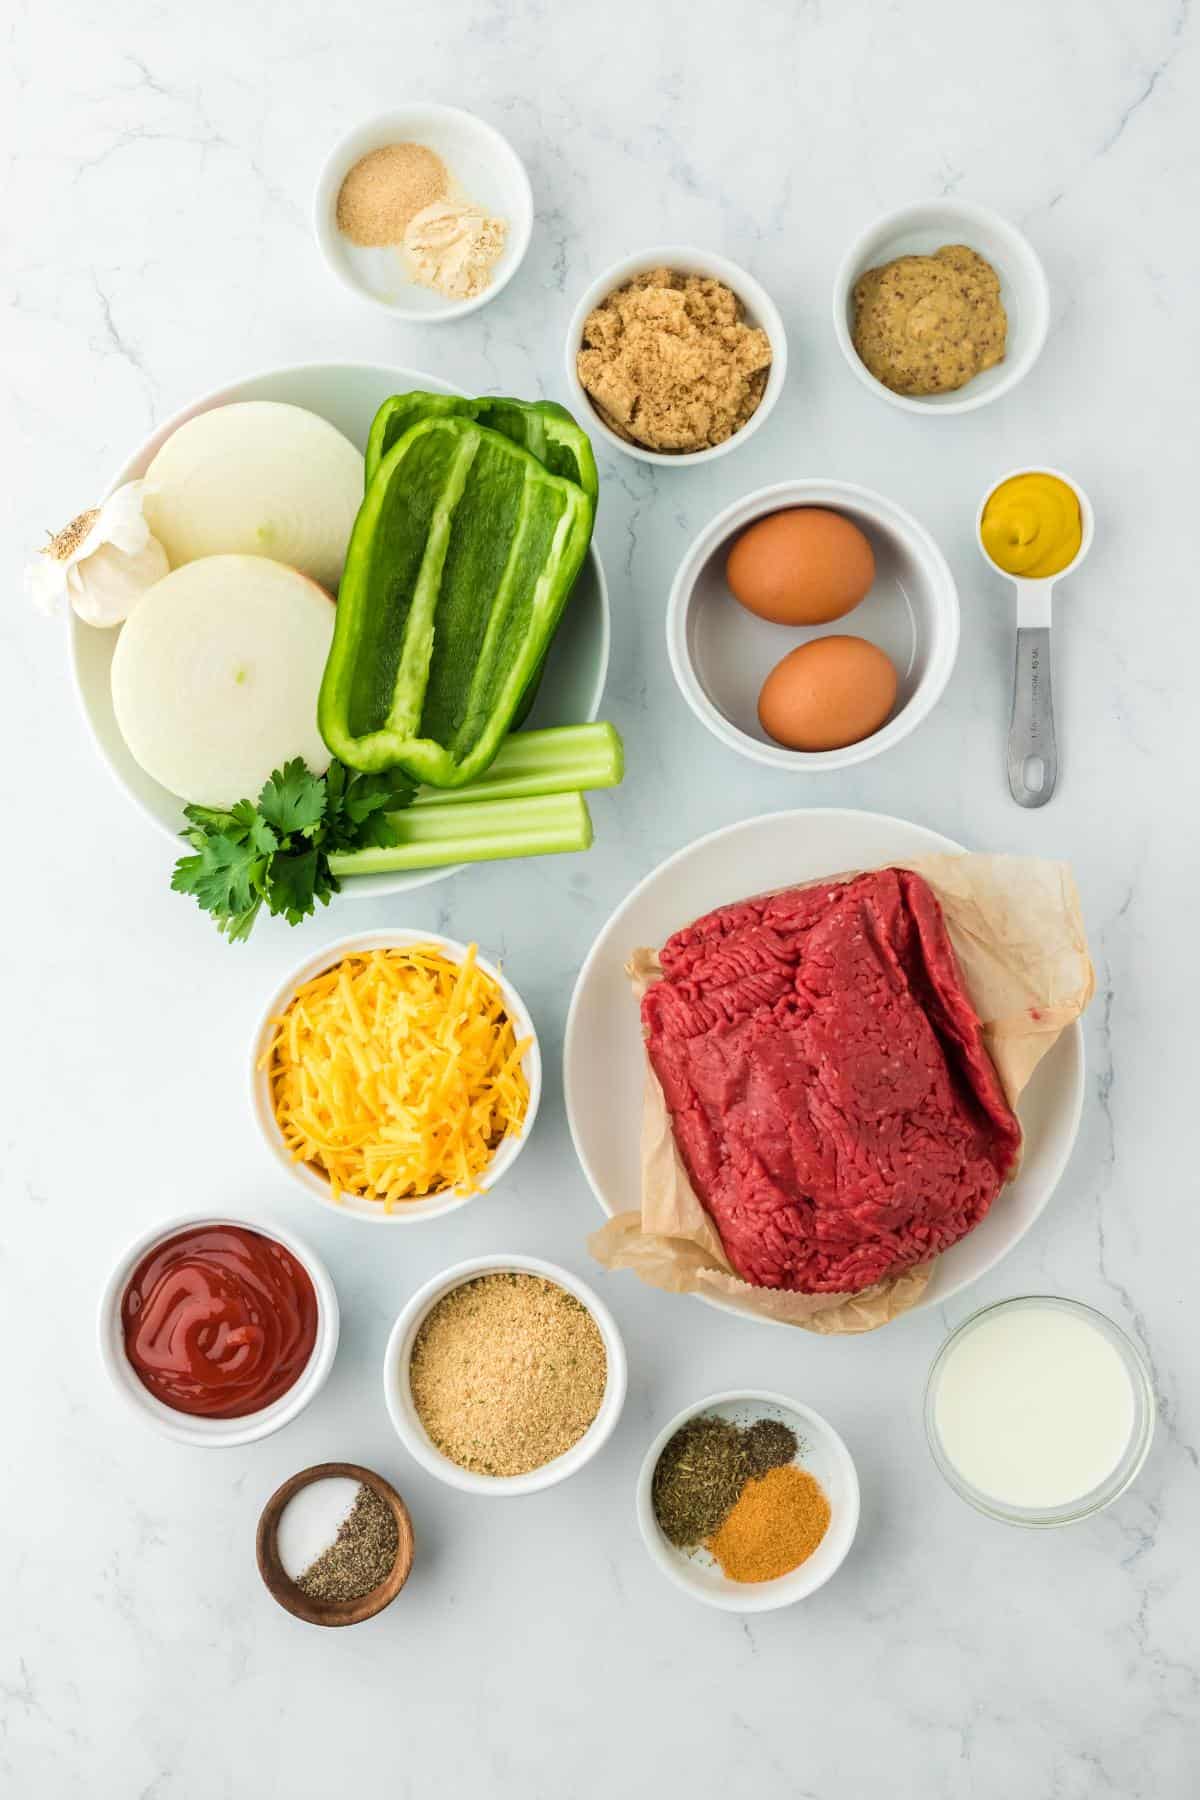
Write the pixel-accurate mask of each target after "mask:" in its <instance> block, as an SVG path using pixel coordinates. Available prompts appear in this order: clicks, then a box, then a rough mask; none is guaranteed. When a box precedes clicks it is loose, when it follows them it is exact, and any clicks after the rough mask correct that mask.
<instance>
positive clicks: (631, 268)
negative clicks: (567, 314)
mask: <svg viewBox="0 0 1200 1800" xmlns="http://www.w3.org/2000/svg"><path fill="white" fill-rule="evenodd" d="M647 269H674V270H675V271H676V272H677V273H679V274H681V275H710V276H712V277H713V278H714V279H715V280H717V281H723V282H724V283H725V286H726V287H727V288H730V289H732V291H733V292H734V293H735V294H736V295H737V297H738V299H739V300H740V301H741V303H742V307H743V311H744V315H745V321H746V324H747V325H756V326H758V327H760V328H761V329H762V330H763V331H765V332H766V334H767V336H768V337H769V338H770V340H771V369H770V373H769V374H768V376H767V385H766V387H765V388H764V389H763V396H762V399H761V400H760V401H759V403H758V405H757V406H756V408H755V409H754V412H753V413H752V414H751V416H750V417H749V419H747V421H746V423H745V424H744V425H743V426H742V428H741V430H740V431H735V432H734V434H733V436H732V437H728V438H726V439H725V442H724V443H723V444H714V445H712V446H711V448H710V449H708V450H688V451H684V452H682V453H674V454H672V453H669V452H667V451H663V450H647V449H645V448H644V447H643V446H642V445H641V444H631V443H630V442H629V440H628V439H627V438H623V437H620V436H619V435H618V434H617V432H615V431H613V430H612V429H611V428H610V427H609V426H608V425H606V424H605V423H604V420H603V419H602V418H601V417H600V414H599V413H598V412H597V411H596V408H595V407H594V406H593V404H592V401H591V398H590V396H589V395H588V392H587V390H586V388H585V387H584V385H583V383H582V382H581V381H580V379H579V371H578V369H577V367H576V363H575V359H576V357H577V356H578V354H579V348H580V344H581V343H582V341H583V327H584V324H585V322H586V320H587V317H588V314H589V313H590V312H592V311H593V309H594V308H595V307H597V306H599V304H600V302H601V301H602V300H607V298H608V296H609V295H610V294H611V293H614V292H615V291H616V289H617V288H619V287H624V286H625V283H626V282H627V281H632V280H633V277H634V276H635V275H641V274H644V273H645V271H646V270H647ZM566 372H567V387H568V389H569V390H570V394H571V404H572V407H573V408H574V410H575V414H576V416H577V418H578V419H579V423H580V424H581V425H582V426H583V428H584V430H585V431H592V430H594V431H596V432H598V433H599V435H600V436H601V437H602V438H604V439H605V441H606V442H607V443H609V444H611V445H612V447H613V449H614V450H620V451H623V452H624V454H625V455H626V456H633V457H636V459H637V461H638V462H647V463H661V464H662V465H663V467H664V468H672V467H673V468H677V469H678V468H689V469H692V468H695V467H696V466H697V465H698V464H699V463H707V462H712V461H714V460H715V458H716V457H718V456H728V454H729V452H730V451H731V450H737V449H740V448H741V446H742V445H743V444H745V443H747V442H748V441H749V439H750V438H752V437H753V436H754V433H755V432H756V431H757V430H758V429H759V427H760V426H761V425H764V424H765V423H766V420H767V416H768V414H769V413H770V412H771V410H772V409H773V407H774V405H775V402H776V401H777V400H778V398H779V396H780V394H781V393H782V392H783V384H784V381H785V380H786V378H787V333H786V332H785V331H784V329H783V320H782V318H781V317H780V313H779V308H778V307H777V306H776V304H775V302H774V301H773V300H772V299H771V296H770V295H769V294H768V293H767V290H766V289H765V288H764V287H763V286H762V284H761V283H760V282H758V281H756V280H755V279H754V277H753V275H751V274H750V273H749V272H748V271H747V270H746V269H741V268H739V267H738V265H737V263H733V262H730V261H729V259H728V258H727V257H724V256H714V255H713V254H712V252H711V251H709V250H696V249H694V248H693V247H692V246H691V245H688V244H683V245H680V244H667V245H663V246H660V247H659V248H658V249H653V250H639V251H637V252H636V253H635V254H634V255H633V256H626V257H623V258H622V259H621V261H620V262H618V263H614V264H613V265H612V267H611V268H609V269H605V271H604V273H603V274H602V275H597V277H596V279H595V280H594V281H593V282H592V283H591V284H590V285H589V286H588V287H586V288H585V289H584V291H583V295H582V297H581V299H580V301H579V304H578V306H577V307H576V308H575V311H574V313H573V314H572V317H571V323H570V325H569V326H568V327H567V371H566Z"/></svg>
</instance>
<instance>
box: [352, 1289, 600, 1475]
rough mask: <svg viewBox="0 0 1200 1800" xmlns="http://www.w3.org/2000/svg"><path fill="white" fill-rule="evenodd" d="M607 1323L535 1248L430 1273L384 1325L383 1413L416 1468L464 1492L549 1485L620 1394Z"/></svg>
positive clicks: (583, 1449) (587, 1296)
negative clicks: (534, 1253)
mask: <svg viewBox="0 0 1200 1800" xmlns="http://www.w3.org/2000/svg"><path fill="white" fill-rule="evenodd" d="M625 1383H626V1364H625V1348H624V1345H623V1344H622V1342H621V1336H620V1333H619V1332H618V1330H617V1326H616V1321H615V1320H614V1319H613V1317H612V1314H611V1313H610V1312H609V1310H608V1308H607V1307H606V1306H605V1305H604V1303H603V1301H601V1300H600V1299H599V1297H598V1296H597V1295H596V1294H594V1293H593V1292H592V1290H591V1288H589V1287H588V1286H587V1285H586V1284H585V1283H584V1282H582V1281H580V1280H578V1278H577V1277H576V1276H574V1275H571V1274H569V1273H568V1271H567V1270H566V1269H561V1268H559V1267H558V1266H557V1264H555V1263H548V1262H543V1261H541V1260H540V1258H538V1257H535V1256H500V1257H497V1256H482V1257H476V1258H474V1259H473V1260H472V1261H470V1262H463V1263H458V1264H456V1265H455V1267H453V1268H451V1269H447V1270H445V1271H444V1273H443V1274H441V1275H435V1276H434V1278H433V1280H432V1281H428V1282H426V1284H425V1286H424V1287H423V1288H420V1289H419V1290H418V1291H417V1293H415V1294H414V1295H413V1297H412V1299H411V1300H410V1301H409V1302H408V1305H407V1306H406V1307H405V1308H404V1310H403V1312H402V1313H401V1314H400V1317H399V1318H398V1319H397V1320H396V1323H395V1325H394V1326H393V1328H392V1334H391V1337H390V1338H389V1339H388V1346H387V1351H386V1354H385V1356H384V1360H383V1393H384V1400H385V1402H386V1404H387V1409H388V1414H389V1416H390V1418H391V1421H392V1424H393V1425H394V1426H395V1428H396V1432H397V1435H398V1436H399V1438H400V1441H401V1442H402V1443H403V1445H404V1446H405V1448H406V1449H407V1450H408V1451H409V1452H410V1453H411V1454H412V1455H413V1456H414V1457H415V1458H416V1460H417V1461H418V1462H419V1463H420V1464H421V1465H422V1467H424V1468H426V1469H428V1470H429V1472H430V1474H431V1475H436V1476H437V1477H438V1479H439V1480H440V1481H444V1482H447V1483H448V1484H449V1485H450V1486H451V1487H457V1488H463V1489H465V1490H466V1491H467V1492H468V1493H473V1494H492V1495H500V1496H508V1497H511V1496H514V1495H517V1494H532V1493H536V1492H538V1491H539V1490H541V1489H542V1488H548V1487H553V1486H555V1484H556V1483H558V1482H560V1481H565V1480H566V1479H567V1477H568V1476H570V1475H574V1474H576V1473H577V1472H578V1471H579V1470H580V1469H581V1468H582V1467H583V1466H584V1464H585V1463H587V1462H590V1461H591V1459H592V1457H593V1456H595V1454H596V1452H597V1451H598V1450H600V1449H601V1448H602V1447H603V1445H604V1444H605V1443H607V1441H608V1439H609V1437H610V1436H611V1435H612V1432H613V1429H614V1427H615V1426H616V1423H617V1420H618V1419H619V1417H620V1415H621V1408H622V1406H623V1405H624V1401H625Z"/></svg>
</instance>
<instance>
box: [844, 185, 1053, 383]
mask: <svg viewBox="0 0 1200 1800" xmlns="http://www.w3.org/2000/svg"><path fill="white" fill-rule="evenodd" d="M946 244H965V245H966V246H967V248H968V249H970V250H974V251H975V252H976V254H977V255H979V256H982V257H983V259H984V260H985V262H988V263H990V264H991V266H992V268H993V269H994V270H995V271H996V274H997V275H998V276H999V278H1000V299H1001V301H1002V303H1003V306H1004V311H1005V313H1006V315H1007V318H1008V335H1007V342H1006V348H1005V354H1004V360H1003V361H1002V362H999V363H997V364H995V366H994V367H993V368H990V369H984V370H982V371H981V373H980V374H978V375H975V376H973V377H972V378H971V380H970V381H968V382H967V383H966V384H965V386H963V387H961V388H956V389H954V390H953V391H951V392H947V393H944V394H897V393H894V392H893V391H892V389H891V388H889V387H887V386H885V385H884V383H883V382H882V381H878V380H877V379H876V378H875V376H874V375H872V373H871V371H870V370H869V369H868V368H867V366H866V364H865V363H864V362H863V360H862V358H861V357H860V356H859V354H858V351H857V350H856V349H855V348H854V337H853V331H854V288H855V284H856V282H857V281H858V280H859V278H860V277H861V276H863V275H865V274H866V272H867V270H868V269H878V268H880V267H881V266H882V265H883V264H884V263H889V262H894V261H895V260H896V259H897V257H901V256H932V255H933V253H934V252H935V251H936V250H940V249H941V248H942V247H943V245H946ZM833 330H834V335H835V337H836V338H837V341H838V344H839V346H840V348H841V352H842V355H843V356H844V357H845V359H846V362H847V363H848V365H849V367H850V368H851V369H852V370H853V371H854V373H855V375H856V376H857V377H858V379H859V380H860V381H861V382H862V384H863V386H864V387H867V388H870V390H871V392H872V393H874V394H878V395H879V396H880V398H881V399H883V400H886V401H888V402H889V403H890V404H891V405H892V406H898V407H900V408H901V410H902V411H904V412H914V413H939V414H942V415H943V416H944V415H946V414H948V413H965V412H974V411H975V410H976V409H977V408H978V407H981V406H988V405H990V403H991V402H992V401H993V400H999V399H1000V398H1001V396H1002V395H1004V394H1008V393H1011V392H1012V390H1013V388H1015V387H1016V385H1017V383H1018V382H1019V381H1023V380H1024V379H1025V377H1026V375H1028V373H1029V371H1030V370H1031V369H1032V367H1033V365H1034V363H1036V361H1037V359H1038V357H1039V356H1040V355H1041V353H1042V349H1043V346H1044V345H1045V342H1046V337H1047V334H1048V332H1049V330H1050V287H1049V284H1048V282H1047V280H1046V272H1045V270H1044V269H1043V267H1042V263H1041V259H1040V257H1039V256H1038V253H1037V251H1036V250H1035V249H1034V247H1033V245H1032V244H1031V243H1030V241H1029V239H1028V238H1027V237H1026V236H1025V234H1024V232H1022V231H1018V230H1017V228H1016V226H1015V225H1010V224H1009V222H1008V220H1007V219H1006V218H1004V217H1002V215H1001V214H1000V213H997V212H992V210H991V209H990V207H986V206H975V205H973V204H972V203H971V202H970V201H967V200H949V199H941V200H923V201H919V202H918V203H917V204H916V205H914V206H902V207H900V208H898V210H897V211H895V212H889V213H884V214H883V215H882V217H881V218H878V219H875V220H874V221H873V222H872V223H871V224H870V225H868V226H867V227H866V229H865V230H864V231H862V232H860V233H859V235H858V237H856V238H855V240H854V242H853V243H852V244H851V245H850V248H849V249H848V250H847V252H846V254H845V256H844V257H843V258H842V262H841V266H840V268H839V269H838V272H837V276H836V277H835V280H834V284H833Z"/></svg>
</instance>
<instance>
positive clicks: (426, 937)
mask: <svg viewBox="0 0 1200 1800" xmlns="http://www.w3.org/2000/svg"><path fill="white" fill-rule="evenodd" d="M412 944H432V945H433V946H434V947H435V948H436V949H438V950H440V951H442V952H443V954H444V955H445V956H447V957H448V958H449V959H450V960H451V961H452V962H461V961H462V960H463V958H464V957H465V956H466V954H467V946H466V944H460V943H459V942H458V941H457V939H455V938H448V937H442V935H441V934H440V933H439V932H436V931H406V930H400V929H393V930H391V931H362V932H358V933H357V934H356V935H355V936H353V937H344V938H338V939H337V940H336V942H334V943H332V944H326V945H325V946H324V948H323V949H321V950H315V951H313V952H312V954H311V955H309V956H306V957H305V959H304V961H303V962H302V963H300V964H299V966H298V967H297V968H295V969H293V970H292V971H291V973H290V974H289V975H288V976H287V978H286V980H284V981H282V982H280V984H279V986H278V987H277V988H276V990H275V992H274V993H273V994H272V995H271V998H270V999H269V1000H268V1002H267V1004H266V1006H265V1007H264V1009H263V1011H262V1014H261V1016H260V1018H259V1021H258V1024H257V1026H256V1027H255V1031H254V1036H253V1038H252V1040H251V1050H250V1071H249V1073H250V1106H251V1109H252V1111H253V1113H254V1118H255V1122H256V1123H257V1125H258V1128H259V1131H260V1132H261V1133H262V1138H263V1142H264V1143H265V1144H266V1146H267V1149H268V1150H269V1151H270V1152H271V1154H272V1156H274V1158H275V1160H276V1162H277V1163H278V1164H279V1166H280V1168H281V1169H283V1170H285V1171H286V1173H287V1174H288V1175H289V1176H290V1177H291V1179H292V1180H293V1181H294V1182H296V1183H298V1185H299V1186H300V1187H302V1188H303V1189H304V1191H305V1193H307V1194H309V1195H310V1196H311V1197H312V1198H313V1199H314V1200H316V1201H318V1202H319V1203H320V1204H321V1205H323V1206H325V1207H328V1208H329V1210H330V1211H331V1212H334V1213H336V1214H337V1215H338V1217H339V1218H343V1219H362V1220H364V1221H365V1222H366V1223H367V1224H375V1225H415V1224H418V1223H420V1222H422V1221H424V1220H426V1219H440V1218H441V1217H442V1216H443V1215H444V1214H446V1213H450V1212H457V1210H458V1208H459V1207H460V1206H466V1205H467V1204H468V1203H469V1202H470V1201H471V1200H474V1199H475V1198H477V1196H476V1195H474V1194H454V1193H450V1194H434V1195H431V1196H430V1198H429V1199H427V1200H408V1201H406V1202H405V1203H404V1204H403V1205H402V1206H396V1207H395V1208H393V1210H392V1211H391V1212H386V1211H385V1210H384V1208H383V1206H382V1205H380V1204H379V1203H377V1202H376V1201H372V1200H363V1199H359V1198H358V1197H357V1196H355V1195H352V1194H346V1195H343V1197H342V1198H341V1199H340V1200H335V1199H334V1198H333V1196H332V1194H331V1192H330V1187H329V1183H328V1181H326V1179H325V1177H324V1176H323V1175H320V1174H318V1172H317V1171H316V1170H315V1169H313V1168H310V1167H309V1165H308V1164H307V1163H302V1162H294V1161H293V1160H292V1158H291V1157H290V1156H289V1155H288V1152H287V1150H286V1149H285V1147H284V1143H283V1139H282V1137H281V1136H280V1134H279V1127H278V1125H277V1124H276V1122H275V1112H274V1108H273V1107H272V1105H271V1084H270V1080H269V1078H268V1075H267V1071H266V1070H265V1069H263V1068H260V1067H259V1064H260V1062H261V1060H262V1056H263V1053H264V1051H265V1049H266V1046H267V1044H268V1043H269V1041H270V1038H271V1031H272V1021H273V1020H274V1019H277V1018H278V1017H279V1015H280V1014H281V1013H282V1012H284V1011H285V1010H286V1009H287V1007H288V1005H289V1003H290V1001H291V999H292V996H293V995H294V994H295V992H296V989H297V988H298V987H300V986H302V984H303V983H304V982H306V981H311V980H312V979H313V977H314V976H316V975H320V974H321V972H322V971H323V970H324V969H328V968H331V967H332V966H333V964H334V963H337V962H340V961H341V960H342V958H343V957H344V956H350V955H353V954H354V953H356V952H362V951H367V950H400V949H404V948H406V947H408V946H410V945H412ZM475 960H476V963H477V965H478V967H479V968H480V969H482V970H483V972H484V974H485V975H490V976H491V977H492V980H493V981H495V982H498V983H499V986H500V990H501V992H502V993H503V995H504V999H505V1004H506V1005H507V1007H508V1011H509V1016H510V1018H511V1019H512V1022H513V1029H514V1030H515V1032H516V1034H517V1037H518V1038H523V1037H528V1038H531V1039H532V1040H533V1041H532V1043H531V1044H530V1046H529V1049H528V1050H527V1051H526V1052H525V1056H524V1059H523V1062H522V1067H523V1069H524V1071H525V1079H526V1080H527V1081H528V1083H529V1109H528V1111H527V1112H526V1114H525V1124H524V1127H523V1129H522V1131H521V1135H520V1136H519V1137H506V1138H505V1139H504V1141H503V1143H502V1144H501V1145H500V1147H499V1148H498V1150H497V1151H496V1154H495V1156H494V1157H493V1158H492V1160H491V1162H490V1163H489V1164H488V1166H487V1169H486V1170H485V1171H484V1173H483V1175H482V1176H481V1177H480V1186H481V1189H482V1190H483V1191H485V1192H486V1190H487V1189H489V1188H493V1187H495V1185H496V1183H497V1182H498V1181H499V1180H500V1179H501V1177H502V1176H504V1175H507V1173H508V1171H509V1170H510V1169H511V1168H512V1166H513V1164H514V1163H515V1162H516V1160H517V1157H518V1156H519V1155H520V1154H521V1151H522V1150H523V1148H524V1147H525V1145H526V1143H528V1141H529V1134H530V1132H531V1131H532V1130H533V1125H534V1120H535V1119H536V1118H537V1111H538V1104H539V1102H540V1100H541V1097H542V1053H541V1050H540V1048H539V1045H538V1036H537V1031H536V1029H535V1028H534V1023H533V1020H532V1018H531V1017H530V1015H529V1009H528V1007H527V1006H526V1005H525V1002H524V1001H523V1000H522V998H521V996H520V994H518V992H517V990H516V988H515V987H514V986H513V985H512V982H511V981H509V980H508V979H507V977H506V976H504V975H503V974H502V973H501V972H500V970H499V969H498V968H497V967H496V966H495V964H494V963H490V962H488V960H487V958H486V957H483V956H476V959H475Z"/></svg>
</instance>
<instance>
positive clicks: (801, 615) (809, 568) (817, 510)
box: [725, 506, 875, 625]
mask: <svg viewBox="0 0 1200 1800" xmlns="http://www.w3.org/2000/svg"><path fill="white" fill-rule="evenodd" d="M725 579H726V581H727V582H728V583H729V589H730V592H731V593H732V595H733V597H734V599H735V600H737V601H739V602H740V603H741V604H742V605H743V606H744V607H745V608H746V609H747V611H748V612H752V613H756V614H757V615H758V617H759V618H760V619H769V620H770V621H771V622H772V623H773V624H775V625H825V624H828V623H829V621H830V620H831V619H840V618H843V617H844V616H845V614H846V613H848V612H851V611H852V610H853V609H854V607H856V606H857V605H858V603H859V601H860V600H862V599H864V598H865V597H866V595H867V593H868V591H869V589H870V586H871V583H872V582H873V581H874V579H875V553H874V551H873V550H872V549H871V545H870V543H869V541H868V540H867V538H866V537H865V535H864V534H863V533H862V532H861V531H860V530H859V529H858V526H857V525H855V524H853V523H852V521H851V520H849V519H847V518H845V517H844V516H843V515H842V514H841V513H838V512H831V511H829V510H828V509H827V508H826V507H823V506H789V507H785V508H784V509H783V510H782V511H781V512H774V513H768V514H767V516H766V518H765V519H758V520H756V521H755V523H754V524H753V525H749V526H747V528H746V530H745V531H743V532H742V533H741V535H740V536H739V537H737V538H736V539H735V540H734V544H733V547H732V549H731V550H730V552H729V555H728V558H727V559H726V563H725Z"/></svg>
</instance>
